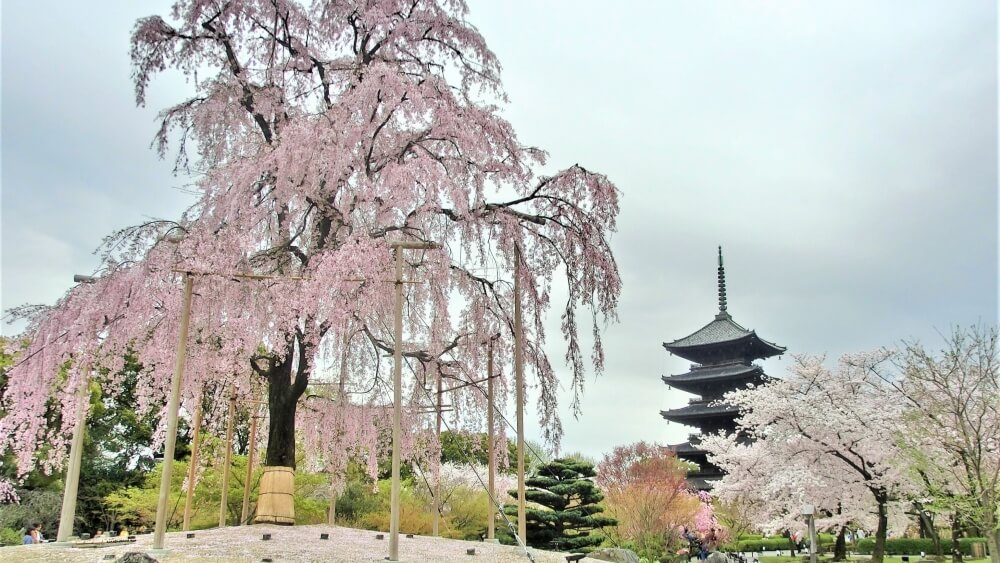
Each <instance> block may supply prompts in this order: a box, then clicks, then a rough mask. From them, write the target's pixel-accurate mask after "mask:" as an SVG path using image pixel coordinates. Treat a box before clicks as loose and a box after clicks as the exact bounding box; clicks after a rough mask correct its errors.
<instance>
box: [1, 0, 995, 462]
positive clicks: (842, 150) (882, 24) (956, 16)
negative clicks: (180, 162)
mask: <svg viewBox="0 0 1000 563" xmlns="http://www.w3.org/2000/svg"><path fill="white" fill-rule="evenodd" d="M166 6H167V3H166V2H162V1H156V2H154V1H143V2H134V1H124V0H118V1H111V0H105V1H102V2H100V3H86V2H65V1H59V2H56V1H29V0H10V1H5V2H4V3H3V9H2V10H3V11H2V14H0V17H2V38H3V39H2V132H0V147H2V199H0V203H2V229H0V230H2V233H0V234H2V241H0V248H2V302H0V305H2V307H3V309H7V308H9V307H12V306H15V305H18V304H22V303H25V302H31V303H39V302H40V303H51V302H53V301H55V300H56V299H57V298H58V297H59V296H60V295H62V293H63V292H64V291H65V290H66V289H67V288H68V287H69V286H70V285H71V281H72V276H73V274H75V273H90V272H91V271H92V270H93V269H94V268H95V267H96V266H97V260H96V257H94V256H93V255H92V251H93V249H94V248H95V247H96V246H97V245H98V244H99V243H100V240H101V238H102V237H103V236H105V235H106V234H108V233H110V232H111V231H112V230H114V229H116V228H119V227H123V226H126V225H130V224H134V223H136V222H139V221H141V220H142V219H143V218H146V217H151V216H155V217H170V218H173V217H176V216H177V215H178V214H179V213H180V211H181V210H182V209H183V208H184V207H186V205H187V203H188V202H189V201H190V200H189V198H190V196H188V195H187V194H185V193H184V192H183V190H181V189H179V188H181V187H182V185H183V182H184V181H183V180H182V179H177V178H174V177H172V176H171V174H170V170H171V163H170V161H161V160H159V159H158V158H157V156H156V154H155V153H154V152H153V151H151V150H149V148H148V147H149V142H150V140H151V139H152V136H153V133H154V132H155V127H156V125H155V116H156V110H157V109H158V108H161V107H164V106H165V105H167V104H168V103H171V102H173V101H177V100H179V99H181V97H182V96H183V94H184V92H185V91H186V89H187V87H188V86H187V85H186V84H185V83H184V82H183V81H182V80H180V79H179V78H176V77H173V78H160V79H157V80H156V81H155V82H154V84H153V87H152V88H151V95H150V96H149V99H148V107H147V108H136V107H135V104H134V97H133V90H132V85H131V82H130V79H129V72H130V69H129V60H128V37H129V34H130V32H131V29H132V25H133V23H134V21H135V19H136V18H138V17H141V16H146V15H150V14H153V13H159V14H165V13H166V12H167V7H166ZM469 19H470V21H471V22H472V23H473V24H474V25H476V26H477V27H478V28H479V29H480V30H481V31H482V33H483V34H484V36H485V37H486V40H487V42H488V43H489V45H490V46H491V47H492V49H493V50H494V51H495V52H496V54H497V55H498V57H499V58H500V61H501V63H502V64H503V67H504V72H503V78H504V82H505V85H506V87H507V91H508V93H509V95H510V99H511V103H510V106H509V107H508V108H507V110H506V114H507V116H508V118H509V119H510V120H511V121H512V122H513V124H514V126H515V128H516V129H517V131H518V134H519V136H520V138H521V140H522V141H524V142H526V143H529V144H533V145H536V146H540V147H542V148H544V149H546V150H548V151H549V153H550V155H551V164H552V165H554V166H556V167H559V168H564V167H566V166H569V165H572V164H573V163H580V164H582V165H584V166H586V167H587V168H589V169H591V170H595V171H599V172H603V173H605V174H607V175H608V176H609V177H610V178H611V179H612V180H613V181H614V182H615V183H616V184H617V185H618V186H619V188H620V189H621V190H622V196H623V197H622V211H621V216H620V218H619V224H620V229H619V232H618V233H617V234H616V235H615V237H614V239H613V247H614V250H615V254H616V257H617V259H618V263H619V266H620V268H621V272H622V275H623V279H624V289H623V293H622V300H621V309H620V318H621V322H620V323H619V324H617V325H612V326H610V327H608V328H607V330H606V345H607V348H608V350H607V360H608V367H607V372H606V374H605V375H603V376H602V377H600V378H598V379H596V380H595V379H593V378H591V379H590V381H589V385H588V391H587V396H586V397H585V399H584V401H583V408H584V413H583V416H582V418H581V419H580V420H578V421H574V420H573V419H572V417H570V416H569V415H568V414H567V415H566V420H565V421H564V425H565V429H566V437H565V440H564V444H563V445H564V450H567V451H582V452H583V453H585V454H588V455H590V456H593V457H599V456H600V454H601V453H603V452H607V451H609V450H610V449H611V448H612V447H614V446H616V445H622V444H626V443H629V442H632V441H636V440H649V441H657V442H661V443H676V442H679V441H683V440H684V439H685V437H686V435H687V433H688V432H689V429H686V428H684V427H681V426H678V425H676V424H672V423H667V422H666V421H665V420H663V419H662V418H661V417H660V414H659V411H660V410H662V409H667V408H672V407H678V406H682V405H683V404H685V403H686V402H687V400H688V399H689V398H690V396H688V395H686V394H684V393H682V392H679V391H671V390H669V389H668V388H667V387H666V386H665V385H664V384H663V383H662V382H661V380H660V376H661V375H664V374H670V373H681V372H683V371H686V369H687V362H686V361H684V360H681V359H679V358H672V357H669V356H668V355H667V353H666V352H665V351H664V350H663V348H662V347H661V343H662V342H664V341H669V340H674V339H676V338H680V337H683V336H685V335H687V334H689V333H691V332H693V331H694V330H696V329H697V328H699V327H701V326H702V325H704V324H705V323H707V322H709V321H710V320H711V319H712V318H713V315H714V314H715V312H716V309H717V301H716V296H715V291H716V286H715V267H716V266H715V260H716V255H715V253H716V246H717V245H720V244H721V245H722V246H723V250H724V253H725V261H726V273H727V281H728V288H729V312H730V313H731V314H732V315H733V318H734V320H736V321H737V322H738V323H740V324H742V325H743V326H746V327H747V328H753V329H756V330H757V332H758V334H759V335H760V336H762V337H763V338H765V339H767V340H770V341H773V342H776V343H778V344H780V345H783V346H786V347H787V348H788V350H789V353H811V354H821V353H826V354H827V355H828V356H829V357H830V358H831V361H832V359H834V358H836V357H837V356H839V355H840V354H842V353H845V352H851V351H861V350H867V349H872V348H877V347H879V346H883V345H891V344H893V343H896V342H898V341H900V340H901V339H920V340H922V341H924V342H927V343H931V344H936V343H937V342H938V341H939V337H938V335H937V333H938V331H947V330H949V327H950V326H952V325H954V324H959V325H968V324H971V323H976V322H983V323H987V324H995V323H996V322H997V276H998V273H997V261H998V248H997V238H998V229H997V213H998V209H997V13H996V5H995V3H994V2H993V1H991V0H967V1H963V2H950V3H944V2H940V1H912V0H900V1H895V2H889V1H884V2H871V1H857V2H777V1H754V2H749V1H748V2H742V3H737V2H695V1H687V2H679V1H656V2H652V1H650V2H638V1H630V2H622V3H617V4H612V3H608V2H603V3H597V2H589V1H588V2H584V1H580V0H576V1H561V2H555V1H547V2H531V1H527V0H516V1H510V0H505V1H495V2H491V1H475V2H473V3H472V6H471V13H470V15H469ZM555 316H556V315H553V317H555ZM557 323H558V319H557V318H553V319H552V322H551V323H550V324H551V326H553V327H557V326H558V324H557ZM3 330H4V333H5V334H10V333H11V332H12V331H13V330H15V329H12V328H11V327H4V329H3ZM552 332H553V335H555V334H558V331H557V330H553V331H552ZM550 340H553V341H554V340H555V339H554V338H550ZM552 355H553V358H554V359H557V358H561V357H562V353H561V351H560V350H559V349H557V348H555V347H553V349H552ZM788 364H789V358H788V356H785V357H784V358H783V359H780V360H779V359H773V360H769V361H767V362H765V364H764V365H765V367H766V369H767V370H768V372H769V373H771V374H774V375H779V376H780V375H781V374H782V373H783V372H784V370H785V369H786V366H787V365H788ZM528 420H529V421H531V423H534V421H533V418H532V417H529V418H528ZM532 433H533V434H534V435H537V432H535V431H532Z"/></svg>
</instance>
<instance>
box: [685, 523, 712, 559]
mask: <svg viewBox="0 0 1000 563" xmlns="http://www.w3.org/2000/svg"><path fill="white" fill-rule="evenodd" d="M681 537H683V538H684V539H686V540H687V541H688V558H689V559H690V557H691V556H692V555H698V560H699V561H705V560H707V559H708V554H709V553H711V552H712V551H713V550H715V548H716V546H717V545H718V543H719V538H718V536H717V535H716V533H715V528H712V529H711V530H709V531H708V533H706V534H705V535H704V536H698V534H696V533H694V532H692V531H690V530H688V529H687V528H684V531H683V532H682V533H681Z"/></svg>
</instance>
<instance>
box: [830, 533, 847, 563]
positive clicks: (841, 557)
mask: <svg viewBox="0 0 1000 563" xmlns="http://www.w3.org/2000/svg"><path fill="white" fill-rule="evenodd" d="M833 560H834V561H846V560H847V526H841V527H840V531H839V532H837V543H835V544H833Z"/></svg>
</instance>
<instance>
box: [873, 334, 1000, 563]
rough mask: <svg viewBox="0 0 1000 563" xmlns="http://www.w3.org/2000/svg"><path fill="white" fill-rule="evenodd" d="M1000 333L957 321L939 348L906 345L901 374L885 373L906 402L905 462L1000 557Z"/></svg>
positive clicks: (937, 501) (940, 504)
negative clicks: (959, 324) (958, 326)
mask: <svg viewBox="0 0 1000 563" xmlns="http://www.w3.org/2000/svg"><path fill="white" fill-rule="evenodd" d="M998 339H1000V333H998V330H997V328H996V327H991V328H986V327H978V326H976V327H972V328H970V329H955V330H954V331H953V332H952V333H951V334H950V335H948V336H947V338H946V339H945V343H944V347H943V349H942V350H941V351H940V352H936V353H935V352H932V351H928V350H927V348H926V347H924V346H923V345H920V344H919V343H909V344H907V345H905V346H904V348H903V350H902V354H901V356H900V358H899V361H898V366H899V368H900V371H901V372H902V374H903V377H902V378H898V379H897V378H895V377H893V376H892V373H891V372H890V373H884V374H883V376H884V377H885V378H886V380H887V381H888V382H890V383H892V384H893V385H895V386H896V388H897V389H898V390H899V392H900V395H901V397H903V400H904V404H905V405H906V412H907V414H906V418H905V422H906V424H905V428H906V432H904V433H903V438H904V445H905V447H906V449H905V451H906V453H907V456H908V457H909V460H910V467H912V468H913V469H914V471H917V472H918V473H919V475H920V478H921V479H922V480H923V481H924V482H925V483H926V485H927V487H928V489H929V492H930V494H931V499H932V502H933V504H934V505H935V507H936V508H938V509H941V510H949V511H953V512H956V513H959V514H961V517H962V519H963V520H964V521H965V522H967V523H968V524H971V525H973V526H975V527H976V528H978V529H979V530H981V531H982V533H983V534H984V535H985V536H986V540H987V543H988V544H989V551H990V560H991V561H992V562H993V563H998V562H1000V357H998V352H1000V342H998Z"/></svg>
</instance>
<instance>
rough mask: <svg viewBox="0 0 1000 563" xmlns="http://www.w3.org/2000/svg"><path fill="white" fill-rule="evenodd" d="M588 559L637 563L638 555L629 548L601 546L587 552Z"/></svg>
mask: <svg viewBox="0 0 1000 563" xmlns="http://www.w3.org/2000/svg"><path fill="white" fill-rule="evenodd" d="M587 558H588V559H597V560H599V561H614V563H639V556H638V555H636V553H635V552H634V551H632V550H631V549H619V548H610V547H606V548H602V549H595V550H594V551H591V552H590V553H588V554H587Z"/></svg>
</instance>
